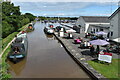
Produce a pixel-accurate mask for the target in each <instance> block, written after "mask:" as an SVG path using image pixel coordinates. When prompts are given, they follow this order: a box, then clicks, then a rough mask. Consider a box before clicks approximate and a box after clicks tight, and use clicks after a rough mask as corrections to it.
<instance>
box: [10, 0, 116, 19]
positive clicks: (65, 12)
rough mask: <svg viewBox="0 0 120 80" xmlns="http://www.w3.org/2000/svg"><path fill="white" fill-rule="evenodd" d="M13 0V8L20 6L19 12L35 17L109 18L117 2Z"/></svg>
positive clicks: (92, 0) (112, 0)
mask: <svg viewBox="0 0 120 80" xmlns="http://www.w3.org/2000/svg"><path fill="white" fill-rule="evenodd" d="M65 1H68V0H64V1H62V0H57V1H55V0H44V1H43V0H30V1H27V0H23V1H22V0H13V1H12V2H13V3H14V4H15V6H20V10H21V12H22V13H23V14H24V13H32V14H34V15H36V16H52V17H54V16H58V17H78V16H110V15H111V14H112V13H113V12H114V11H115V10H116V9H117V8H118V1H117V0H111V2H110V0H99V1H98V0H91V1H90V0H87V1H85V0H84V1H83V0H81V1H80V0H79V1H77V0H74V1H73V0H69V1H68V2H65Z"/></svg>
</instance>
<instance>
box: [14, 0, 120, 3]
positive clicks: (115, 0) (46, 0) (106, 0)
mask: <svg viewBox="0 0 120 80" xmlns="http://www.w3.org/2000/svg"><path fill="white" fill-rule="evenodd" d="M118 1H119V0H12V2H102V3H103V2H118Z"/></svg>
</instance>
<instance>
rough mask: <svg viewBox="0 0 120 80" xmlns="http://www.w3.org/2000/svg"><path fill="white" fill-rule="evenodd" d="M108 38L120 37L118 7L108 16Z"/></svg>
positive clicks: (119, 12)
mask: <svg viewBox="0 0 120 80" xmlns="http://www.w3.org/2000/svg"><path fill="white" fill-rule="evenodd" d="M109 19H110V38H111V39H116V38H120V7H119V8H118V9H117V10H116V11H115V12H114V13H113V14H112V15H111V16H110V17H109Z"/></svg>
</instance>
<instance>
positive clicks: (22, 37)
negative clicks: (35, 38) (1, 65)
mask: <svg viewBox="0 0 120 80" xmlns="http://www.w3.org/2000/svg"><path fill="white" fill-rule="evenodd" d="M27 49H28V40H27V34H26V33H21V34H19V35H18V36H17V37H16V39H15V40H14V41H13V42H12V44H11V51H10V52H9V54H8V59H9V60H10V61H12V62H13V63H17V62H19V61H20V60H22V59H23V58H25V57H26V56H27Z"/></svg>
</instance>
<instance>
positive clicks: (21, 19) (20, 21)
mask: <svg viewBox="0 0 120 80" xmlns="http://www.w3.org/2000/svg"><path fill="white" fill-rule="evenodd" d="M1 4H2V28H1V29H0V30H2V32H1V33H2V37H1V41H2V49H4V48H5V47H6V46H7V44H8V43H9V42H10V41H11V40H12V39H13V38H14V37H15V35H16V34H18V33H19V32H20V31H22V30H24V28H25V27H26V26H28V25H26V24H28V23H30V22H31V21H33V20H34V19H35V18H36V17H35V16H34V15H33V14H31V13H25V14H21V12H20V7H19V6H14V4H13V3H11V2H2V3H1ZM24 25H25V26H24ZM9 52H10V46H9V47H8V48H7V49H6V50H5V52H4V54H3V55H2V61H1V63H0V68H1V70H0V80H1V79H3V80H4V79H7V78H11V75H10V74H9V73H8V72H7V71H8V68H9V65H8V64H7V63H6V58H7V54H8V53H9Z"/></svg>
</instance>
